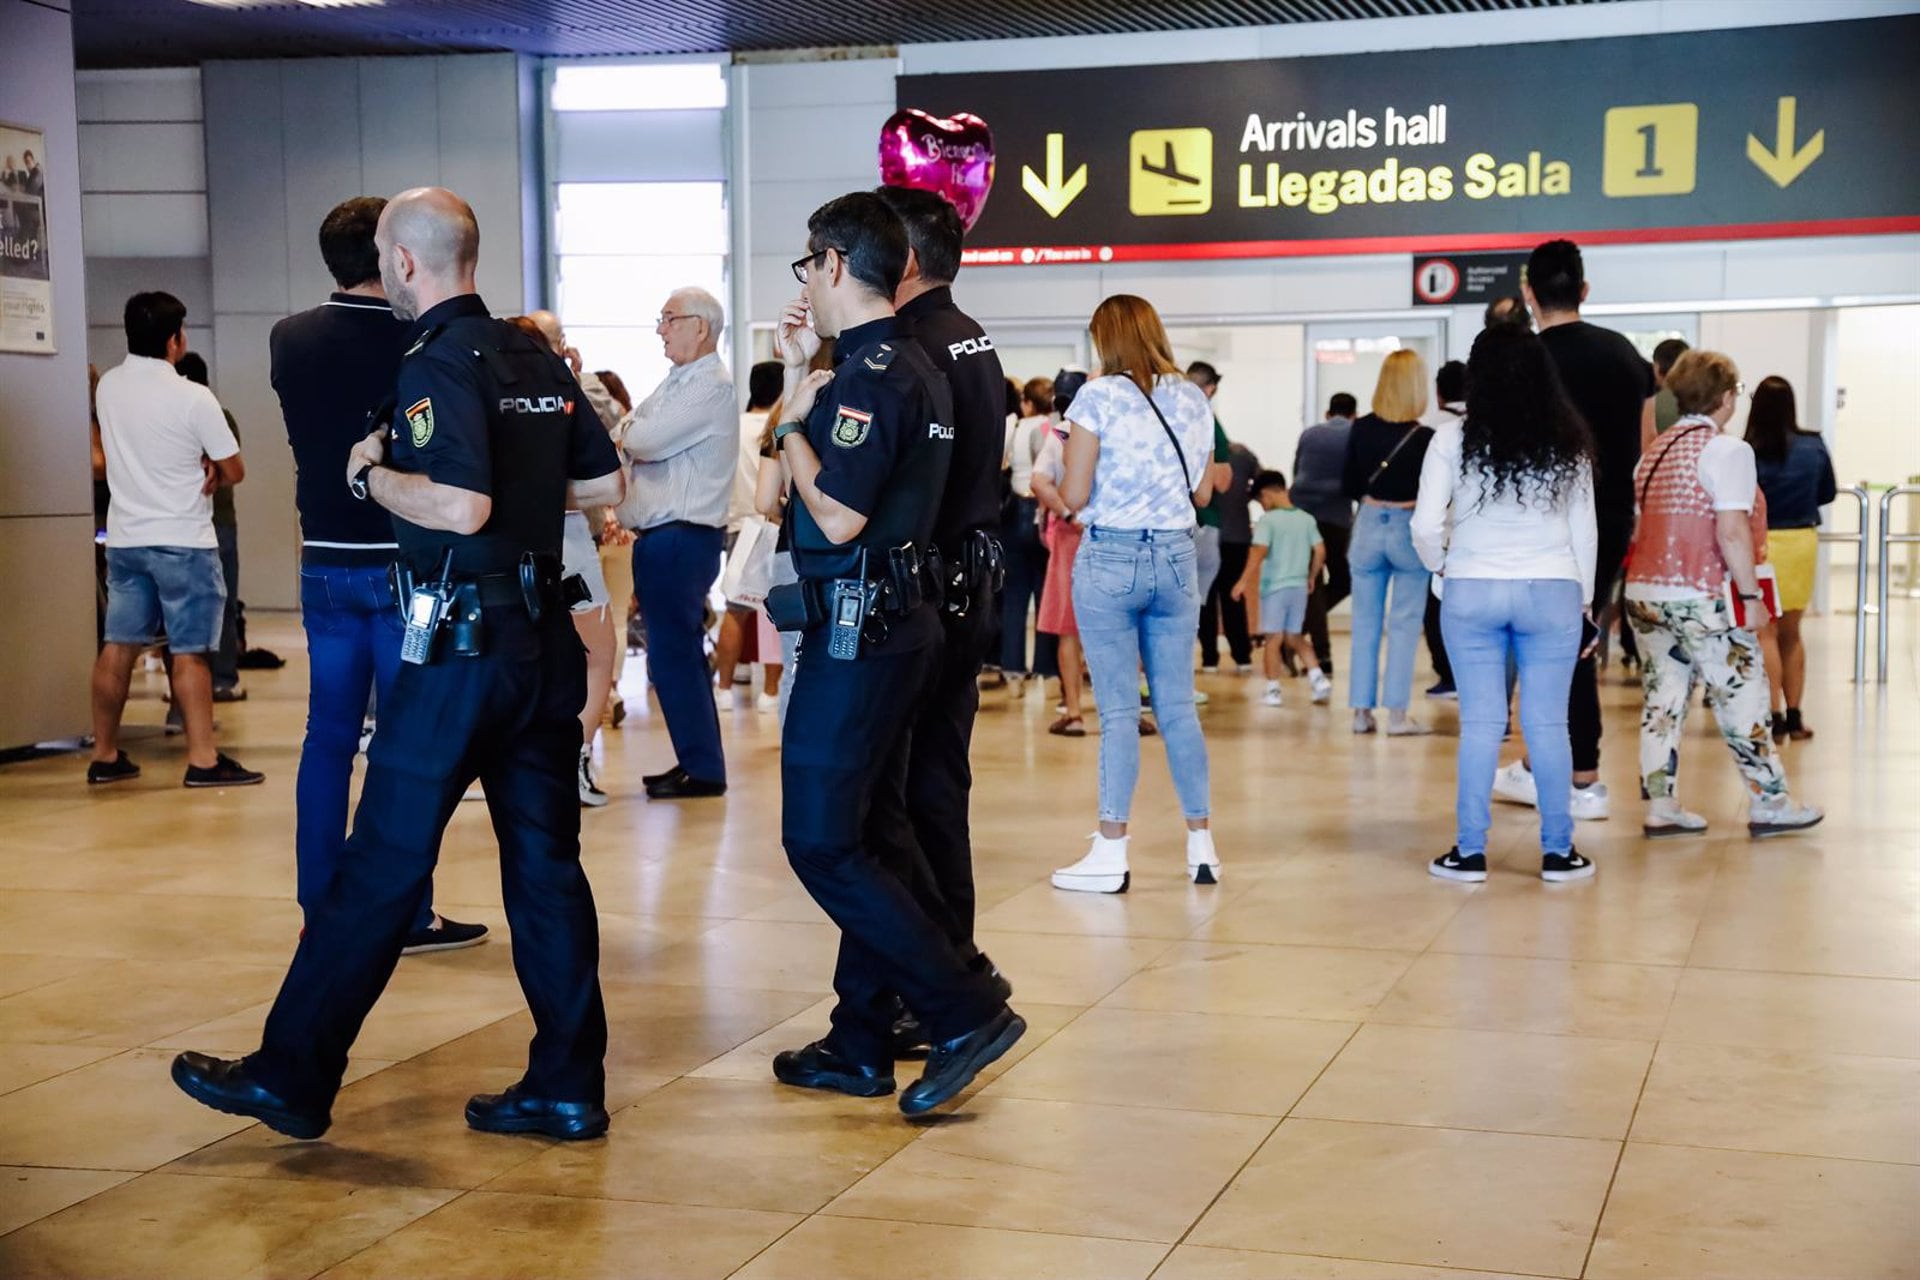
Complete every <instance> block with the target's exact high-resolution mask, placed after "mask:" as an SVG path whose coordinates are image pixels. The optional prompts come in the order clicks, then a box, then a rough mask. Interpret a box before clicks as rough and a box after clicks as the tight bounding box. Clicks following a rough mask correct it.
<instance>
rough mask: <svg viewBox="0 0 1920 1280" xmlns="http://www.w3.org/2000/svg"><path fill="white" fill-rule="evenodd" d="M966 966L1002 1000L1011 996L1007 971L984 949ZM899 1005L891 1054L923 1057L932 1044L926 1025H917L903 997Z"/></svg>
mask: <svg viewBox="0 0 1920 1280" xmlns="http://www.w3.org/2000/svg"><path fill="white" fill-rule="evenodd" d="M967 968H968V969H970V970H972V971H973V972H974V973H977V974H980V975H981V976H983V977H984V978H986V980H987V986H988V987H989V988H990V989H991V990H992V992H993V994H994V996H995V998H997V999H998V1000H999V1001H1000V1002H1001V1003H1002V1004H1005V1003H1006V1002H1007V1001H1009V1000H1011V999H1013V984H1012V983H1011V982H1008V981H1007V977H1006V975H1005V974H1003V973H1001V972H1000V970H999V969H998V968H996V967H995V966H994V963H993V961H992V960H991V959H989V958H988V956H987V954H986V953H985V952H984V951H979V952H975V953H974V956H973V959H972V960H970V961H968V963H967ZM899 1007H900V1013H899V1016H897V1017H896V1018H894V1020H893V1056H894V1058H895V1059H900V1058H924V1057H926V1056H927V1052H928V1050H930V1049H932V1048H933V1044H932V1042H931V1041H929V1040H928V1039H927V1029H926V1028H925V1027H923V1026H921V1025H920V1019H919V1018H917V1017H915V1016H914V1013H913V1010H911V1009H909V1008H907V1006H906V1002H905V1001H901V1002H900V1006H899Z"/></svg>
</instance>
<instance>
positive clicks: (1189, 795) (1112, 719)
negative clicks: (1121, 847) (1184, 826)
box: [1073, 528, 1209, 822]
mask: <svg viewBox="0 0 1920 1280" xmlns="http://www.w3.org/2000/svg"><path fill="white" fill-rule="evenodd" d="M1196 560H1197V558H1196V556H1195V554H1194V546H1193V532H1192V531H1191V530H1188V529H1100V528H1093V529H1089V530H1087V535H1086V537H1085V538H1083V539H1081V542H1080V551H1079V554H1078V555H1076V556H1075V557H1074V561H1073V611H1074V615H1075V617H1076V618H1078V620H1079V623H1080V644H1081V647H1082V649H1083V650H1084V651H1085V653H1086V658H1087V669H1088V670H1089V671H1090V672H1092V674H1093V697H1094V701H1095V702H1097V703H1098V704H1099V706H1100V820H1101V821H1102V822H1125V821H1127V814H1128V811H1129V810H1130V809H1131V808H1132V807H1133V788H1134V784H1135V783H1136V782H1137V781H1139V777H1140V667H1141V663H1142V662H1143V661H1144V662H1145V664H1146V670H1147V687H1148V690H1149V691H1150V692H1151V694H1152V696H1153V714H1154V719H1155V720H1156V721H1157V722H1158V723H1159V726H1160V737H1161V739H1162V740H1163V741H1164V742H1165V743H1166V746H1167V767H1168V768H1169V769H1171V770H1172V772H1173V787H1174V790H1175V791H1176V792H1178V793H1179V796H1180V807H1181V809H1182V810H1184V811H1185V814H1186V817H1187V819H1188V820H1189V821H1196V820H1198V819H1201V818H1204V817H1206V816H1207V815H1208V800H1207V795H1208V790H1209V785H1208V781H1207V742H1206V739H1205V738H1204V737H1203V736H1202V735H1201V733H1200V717H1199V714H1198V713H1197V712H1195V710H1194V704H1193V646H1194V637H1195V636H1196V635H1197V634H1198V628H1199V625H1200V571H1199V566H1198V564H1197V563H1196Z"/></svg>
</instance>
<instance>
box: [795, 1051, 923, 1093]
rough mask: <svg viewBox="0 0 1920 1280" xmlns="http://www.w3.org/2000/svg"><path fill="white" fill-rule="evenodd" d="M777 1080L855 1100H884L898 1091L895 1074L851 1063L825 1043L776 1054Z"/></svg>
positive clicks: (882, 1069) (890, 1071) (878, 1068)
mask: <svg viewBox="0 0 1920 1280" xmlns="http://www.w3.org/2000/svg"><path fill="white" fill-rule="evenodd" d="M773 1078H774V1079H776V1080H778V1081H779V1082H780V1083H781V1084H790V1085H793V1086H794V1087H796V1088H800V1089H828V1090H831V1091H833V1092H835V1093H844V1094H847V1095H849V1096H851V1097H855V1098H884V1097H885V1096H886V1095H888V1094H890V1093H892V1092H893V1087H894V1086H893V1072H892V1070H890V1069H889V1068H886V1067H863V1066H861V1065H860V1064H859V1063H857V1062H849V1061H847V1060H846V1059H845V1058H843V1057H841V1056H840V1055H839V1054H837V1053H835V1052H834V1051H833V1050H831V1049H829V1048H828V1047H827V1044H826V1041H824V1040H815V1041H814V1042H813V1043H812V1044H810V1045H808V1046H807V1047H806V1048H804V1049H788V1050H786V1051H784V1052H782V1053H776V1054H774V1055H773Z"/></svg>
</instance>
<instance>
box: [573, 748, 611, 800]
mask: <svg viewBox="0 0 1920 1280" xmlns="http://www.w3.org/2000/svg"><path fill="white" fill-rule="evenodd" d="M579 781H580V803H581V804H582V805H584V806H585V807H587V808H589V809H598V808H599V807H600V806H601V805H603V804H605V803H606V802H607V793H606V792H604V791H602V790H601V789H600V788H599V786H598V785H596V784H595V782H594V780H593V748H592V747H584V746H583V747H581V748H580V779H579Z"/></svg>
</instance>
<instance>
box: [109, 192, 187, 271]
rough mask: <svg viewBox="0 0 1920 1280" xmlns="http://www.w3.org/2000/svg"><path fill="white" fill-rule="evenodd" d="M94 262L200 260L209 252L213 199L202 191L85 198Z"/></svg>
mask: <svg viewBox="0 0 1920 1280" xmlns="http://www.w3.org/2000/svg"><path fill="white" fill-rule="evenodd" d="M80 224H81V230H82V240H83V243H84V246H85V250H86V254H87V256H88V257H89V258H94V257H99V258H195V257H204V256H205V255H206V252H207V197H206V196H205V195H204V194H202V193H200V192H181V193H173V194H152V195H128V194H122V193H117V192H99V193H86V192H83V193H82V194H81V196H80Z"/></svg>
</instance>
